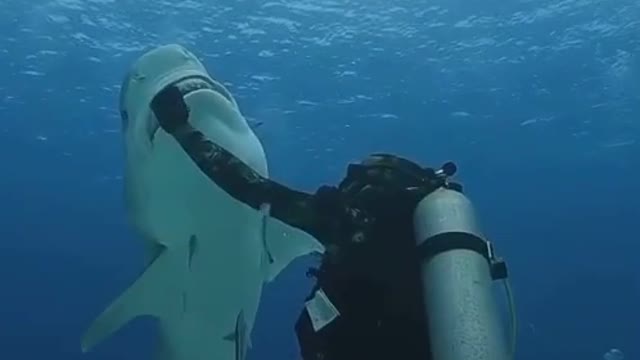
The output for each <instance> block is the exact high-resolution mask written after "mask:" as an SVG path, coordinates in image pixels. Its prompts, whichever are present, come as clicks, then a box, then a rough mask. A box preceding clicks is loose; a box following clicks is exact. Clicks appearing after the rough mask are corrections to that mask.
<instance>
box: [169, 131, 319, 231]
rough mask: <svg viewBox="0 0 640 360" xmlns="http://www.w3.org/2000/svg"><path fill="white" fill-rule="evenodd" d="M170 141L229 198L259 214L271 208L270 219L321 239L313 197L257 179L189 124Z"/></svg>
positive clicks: (258, 176) (254, 174)
mask: <svg viewBox="0 0 640 360" xmlns="http://www.w3.org/2000/svg"><path fill="white" fill-rule="evenodd" d="M172 135H173V137H174V138H175V139H176V140H177V141H178V143H179V144H180V146H181V147H182V148H183V149H184V151H185V152H186V153H187V154H188V155H189V157H190V158H191V159H192V160H193V162H194V163H195V164H196V165H197V166H198V168H200V170H201V171H202V172H203V173H204V174H205V175H206V176H207V177H208V178H209V179H211V181H213V182H215V184H216V185H218V186H220V187H221V188H222V189H223V190H224V191H226V192H227V193H228V194H229V195H231V196H233V197H234V198H236V199H237V200H239V201H242V202H243V203H245V204H247V205H249V206H251V207H252V208H254V209H256V210H259V209H260V207H261V206H262V205H263V204H270V207H271V212H270V215H271V216H272V217H275V218H277V219H279V220H281V221H283V222H285V223H287V224H289V225H290V226H293V227H296V228H299V229H301V230H303V231H306V232H307V233H309V234H311V235H313V236H315V237H316V238H317V239H318V240H319V241H321V242H323V240H324V239H321V237H322V236H321V234H320V233H321V232H324V231H323V229H322V225H321V224H320V223H321V222H322V220H321V218H323V217H322V216H320V214H319V208H318V206H317V204H316V202H317V201H316V197H315V195H314V194H307V193H304V192H300V191H296V190H292V189H289V188H287V187H286V186H284V185H281V184H278V183H276V182H274V181H271V180H269V179H267V178H264V177H262V176H260V175H259V174H258V173H256V172H255V171H253V170H252V169H251V168H250V167H249V166H248V165H247V164H245V163H244V162H242V161H241V160H240V159H238V158H237V157H235V156H234V155H233V154H231V153H230V152H228V151H227V150H226V149H224V148H222V147H221V146H219V145H217V144H215V143H213V142H212V141H210V140H209V139H207V138H206V137H205V136H204V134H203V133H202V132H200V131H198V130H197V129H195V128H194V127H193V126H191V125H190V124H189V123H188V122H186V123H184V124H181V125H180V126H179V127H178V128H177V129H175V131H172Z"/></svg>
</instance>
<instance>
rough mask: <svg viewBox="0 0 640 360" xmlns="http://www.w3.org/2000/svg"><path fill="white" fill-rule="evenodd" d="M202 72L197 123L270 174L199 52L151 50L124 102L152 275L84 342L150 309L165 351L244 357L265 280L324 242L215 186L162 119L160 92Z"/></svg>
mask: <svg viewBox="0 0 640 360" xmlns="http://www.w3.org/2000/svg"><path fill="white" fill-rule="evenodd" d="M194 75H196V77H195V78H196V80H195V81H196V82H197V81H207V83H209V82H210V86H209V87H208V88H204V89H197V90H194V91H192V92H189V93H188V94H186V95H185V97H184V99H185V102H186V103H187V105H188V106H189V108H190V116H189V121H190V122H191V123H192V125H193V126H195V127H197V128H198V129H199V130H201V131H202V132H203V133H204V134H205V135H207V136H208V137H209V138H210V139H211V140H212V141H214V142H216V143H217V144H219V145H221V146H223V147H225V148H226V149H227V150H228V151H230V152H231V153H233V154H234V155H235V156H236V157H238V158H240V159H241V160H243V161H244V162H245V163H247V164H249V165H250V166H251V167H252V168H253V169H255V170H256V171H257V172H258V173H260V174H261V175H263V176H267V175H268V173H267V163H266V157H265V154H264V151H263V149H262V145H261V144H260V142H259V140H258V139H257V137H256V136H255V134H254V133H253V131H252V130H251V129H250V128H249V126H248V124H247V122H246V121H245V119H244V117H242V115H241V114H240V112H239V110H238V107H237V104H236V103H235V100H233V98H232V97H231V95H230V94H229V93H228V91H226V89H224V87H222V85H220V84H219V83H217V82H215V81H214V80H213V79H211V78H210V77H209V75H208V74H207V73H206V70H204V67H203V66H202V64H200V63H199V61H197V59H196V58H195V57H194V56H193V55H192V54H191V53H189V52H188V51H186V50H185V49H183V48H182V47H179V46H177V45H170V46H165V47H161V48H158V49H156V50H153V51H151V52H149V53H147V54H145V55H144V56H143V57H142V58H141V59H140V60H139V61H138V62H137V63H136V65H135V66H134V68H133V69H132V72H131V73H130V74H129V77H128V79H127V81H126V82H125V83H126V86H125V87H124V88H123V100H122V101H123V105H122V108H123V116H124V117H125V120H126V121H125V124H124V128H125V130H124V135H125V148H126V151H125V153H126V171H125V187H126V194H127V196H126V197H127V211H128V215H129V217H130V219H131V222H132V224H133V226H134V228H135V229H136V230H137V231H138V232H139V234H140V235H141V236H142V237H143V238H144V239H145V241H146V244H147V245H148V246H147V248H148V257H149V259H148V262H147V268H146V270H145V272H144V273H143V274H142V275H141V276H140V277H139V278H138V279H137V280H136V281H135V282H134V283H133V284H132V285H131V287H129V289H127V290H126V291H125V292H124V293H123V294H122V295H121V296H120V297H119V298H118V299H116V301H115V302H114V303H112V304H111V305H110V306H109V307H108V308H107V309H106V310H105V311H104V312H103V313H102V314H101V315H100V316H99V317H98V319H96V321H95V322H94V323H93V324H92V326H91V327H90V329H89V330H88V332H87V334H86V336H85V339H84V341H83V349H85V350H86V349H89V348H90V347H92V346H93V345H95V344H96V343H98V342H100V341H101V340H103V339H104V338H106V337H108V336H109V335H110V334H111V333H112V332H114V331H116V330H117V329H118V328H120V327H121V326H122V325H124V324H125V323H126V322H128V321H130V320H131V319H133V318H135V317H137V316H141V315H151V316H154V317H155V318H157V319H158V324H159V327H160V339H159V345H158V353H157V358H158V359H161V360H244V357H245V354H246V351H247V347H248V346H249V344H250V341H249V339H250V333H251V329H252V328H253V323H254V320H255V316H256V312H257V309H258V304H259V300H260V294H261V290H262V285H263V283H264V282H265V281H268V280H271V279H273V278H274V277H275V275H277V274H278V273H279V272H280V270H282V268H284V267H285V266H286V265H287V264H288V263H289V262H290V261H291V260H292V259H293V258H295V257H298V256H300V255H304V254H308V253H310V252H313V251H317V252H322V251H323V247H322V246H321V245H320V244H319V243H318V242H317V241H316V240H315V239H314V238H313V237H311V236H310V235H308V234H306V233H304V232H302V231H300V230H297V229H293V228H290V227H288V226H287V225H285V224H283V223H281V222H280V221H278V220H276V219H273V218H270V217H269V216H268V212H267V211H257V210H255V209H252V208H251V207H249V206H247V205H245V204H243V203H241V202H238V201H237V200H235V199H234V198H232V197H231V196H230V195H228V194H227V193H226V192H224V191H223V190H222V189H221V188H219V187H218V186H216V185H215V184H214V183H212V182H211V180H210V179H209V178H207V177H206V176H205V175H204V174H203V173H202V172H201V171H200V170H199V169H198V168H197V167H196V165H195V164H194V163H193V162H192V161H191V159H190V158H189V157H188V156H187V155H186V154H185V153H184V152H183V150H182V149H181V148H180V146H179V145H178V144H177V143H176V142H175V141H174V139H173V138H171V136H169V135H168V134H166V133H165V132H164V131H163V130H161V129H159V128H158V126H157V123H154V121H156V120H155V119H154V117H153V115H152V114H151V112H150V109H149V103H150V102H151V99H152V98H153V96H155V94H157V93H158V92H159V91H160V90H162V88H164V87H165V86H167V85H168V84H170V83H174V82H176V81H180V80H181V79H187V80H185V81H186V83H188V82H189V80H188V79H189V78H192V79H193V78H194ZM203 79H204V80H203ZM185 86H191V85H189V84H187V85H185ZM265 209H268V204H265Z"/></svg>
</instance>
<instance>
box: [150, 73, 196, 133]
mask: <svg viewBox="0 0 640 360" xmlns="http://www.w3.org/2000/svg"><path fill="white" fill-rule="evenodd" d="M151 110H152V111H153V113H154V114H155V115H156V118H157V119H158V123H159V125H160V127H161V128H162V129H163V130H164V131H166V132H167V133H169V134H172V133H174V132H175V131H176V130H177V129H178V128H179V127H180V126H182V125H184V124H186V123H187V120H188V119H189V108H188V107H187V104H186V103H185V102H184V99H183V98H182V93H181V92H180V90H179V89H178V88H177V87H176V86H175V85H169V86H167V87H166V88H164V89H162V91H160V92H159V93H158V95H156V96H155V97H154V98H153V100H152V101H151Z"/></svg>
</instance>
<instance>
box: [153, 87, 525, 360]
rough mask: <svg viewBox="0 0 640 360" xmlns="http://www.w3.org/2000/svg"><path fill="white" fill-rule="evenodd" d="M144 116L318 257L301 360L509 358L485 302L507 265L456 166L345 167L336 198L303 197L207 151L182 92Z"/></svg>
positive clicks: (387, 161)
mask: <svg viewBox="0 0 640 360" xmlns="http://www.w3.org/2000/svg"><path fill="white" fill-rule="evenodd" d="M151 110H152V111H153V113H154V115H155V116H156V118H157V120H158V123H159V125H160V127H161V128H162V129H163V130H164V131H166V132H167V133H168V134H170V135H171V136H172V137H173V138H174V139H175V140H176V141H177V142H178V143H179V144H180V146H181V147H182V149H183V150H184V151H185V152H186V153H187V155H188V156H189V157H190V158H191V159H192V160H193V162H194V163H195V164H196V165H197V166H198V167H199V168H200V169H201V171H202V172H203V173H204V174H205V175H206V176H207V177H209V178H210V179H211V180H212V181H214V182H215V183H216V184H217V185H218V186H220V187H221V188H222V189H224V190H225V191H226V192H227V193H228V194H229V195H231V196H233V197H234V198H236V199H237V200H239V201H242V202H243V203H245V204H246V205H248V206H251V207H252V208H254V209H256V210H260V209H261V206H262V204H265V203H269V204H271V205H270V216H272V217H274V218H277V219H279V220H281V221H283V222H285V223H287V224H289V225H291V226H294V227H296V228H299V229H301V230H304V231H305V232H307V233H309V234H311V235H313V236H314V237H315V238H316V239H318V240H319V241H320V242H321V243H322V244H323V245H324V246H325V249H326V252H325V254H324V255H323V257H322V261H321V264H320V266H319V267H317V268H311V269H309V271H308V273H307V275H308V276H310V277H314V278H315V279H316V285H315V287H314V289H313V290H312V292H311V294H310V295H309V297H308V298H307V302H306V306H305V309H304V310H303V311H302V313H301V315H300V317H299V318H298V321H297V323H296V326H295V330H296V333H297V336H298V339H299V343H300V348H301V355H302V358H303V359H304V360H347V359H349V360H354V359H356V360H357V359H370V360H375V359H394V358H402V359H406V360H476V359H477V360H506V359H509V358H511V357H512V356H513V348H511V349H510V348H509V346H507V345H506V341H505V337H504V334H503V331H502V326H501V325H500V319H499V318H500V317H499V316H498V311H497V309H496V306H495V301H494V300H493V296H492V293H491V284H492V282H493V281H494V280H498V279H506V278H507V269H506V265H505V263H504V261H502V260H501V259H499V258H497V257H496V256H495V254H494V252H493V247H492V245H491V243H490V242H489V241H487V240H485V238H484V237H483V236H482V235H481V233H480V231H479V230H478V226H477V225H476V223H475V219H474V214H473V211H472V206H471V203H470V202H469V201H468V200H467V198H466V197H465V196H464V195H463V194H462V186H461V185H460V184H458V183H456V182H453V181H451V176H453V175H454V174H455V173H456V170H457V169H456V166H455V165H454V164H453V163H446V164H444V165H443V166H442V167H441V168H439V169H432V168H424V167H421V166H419V165H417V164H415V163H413V162H411V161H409V160H406V159H403V158H400V157H397V156H394V155H390V154H373V155H371V156H369V157H368V158H366V159H365V160H363V161H362V162H360V163H354V164H350V165H349V166H348V168H347V174H346V177H345V178H344V179H343V180H342V181H341V182H340V183H339V184H338V185H337V186H330V185H325V186H321V187H319V188H318V189H317V190H316V191H315V192H314V193H305V192H301V191H296V190H293V189H290V188H287V187H286V186H284V185H282V184H279V183H277V182H275V181H272V180H270V179H266V178H264V177H262V176H260V175H259V174H257V173H256V172H255V171H253V170H252V169H251V168H250V167H249V166H248V165H247V164H245V163H243V162H242V161H241V160H239V159H238V158H236V157H234V156H233V155H232V154H231V153H229V152H228V151H226V150H225V149H224V148H222V147H221V146H219V145H217V144H215V143H213V142H212V141H210V140H208V139H207V138H206V137H205V135H204V134H203V133H202V132H200V131H199V130H197V129H196V128H195V127H194V126H192V125H191V124H190V123H189V113H190V109H189V108H188V106H187V104H186V103H185V101H184V99H183V94H182V92H181V89H180V88H179V87H177V86H175V85H169V86H167V87H166V88H164V89H163V90H162V91H161V92H160V93H158V94H157V95H156V96H155V97H154V98H153V100H152V102H151ZM507 290H508V287H507ZM507 294H508V295H509V299H510V300H511V297H510V290H508V291H507ZM512 314H513V311H512ZM512 321H513V323H512V330H513V329H514V328H515V325H514V323H515V321H514V320H513V318H512ZM512 339H513V334H512Z"/></svg>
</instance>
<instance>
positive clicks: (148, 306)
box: [82, 247, 187, 352]
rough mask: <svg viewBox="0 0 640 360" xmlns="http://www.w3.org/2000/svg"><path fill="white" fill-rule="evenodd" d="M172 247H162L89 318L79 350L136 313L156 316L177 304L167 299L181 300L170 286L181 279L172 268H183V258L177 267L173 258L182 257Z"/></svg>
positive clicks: (125, 322) (113, 329) (126, 321)
mask: <svg viewBox="0 0 640 360" xmlns="http://www.w3.org/2000/svg"><path fill="white" fill-rule="evenodd" d="M174 250H177V249H169V248H166V247H165V248H163V249H162V251H160V252H159V254H158V255H157V256H156V258H155V259H154V260H153V261H152V262H151V263H150V264H149V266H147V268H146V269H145V271H144V272H143V273H142V275H141V276H140V277H139V278H138V279H137V280H136V281H135V282H134V283H133V284H132V285H131V286H130V287H129V288H128V289H127V290H125V291H124V293H122V294H121V295H120V296H119V297H118V298H117V299H116V300H115V301H114V302H113V303H111V305H109V307H107V308H106V309H105V310H104V311H103V312H102V314H100V315H99V316H98V318H97V319H95V320H94V321H93V323H92V324H91V326H90V327H89V329H88V330H87V332H86V333H85V334H84V337H83V339H82V351H83V352H87V351H89V350H90V349H91V348H92V347H94V346H95V345H97V344H98V343H100V342H102V341H103V340H104V339H106V338H108V337H109V336H110V335H111V334H113V333H114V332H116V331H117V330H118V329H120V328H121V327H122V326H124V325H126V324H127V323H128V322H129V321H131V320H133V319H134V318H136V317H138V316H144V315H151V316H156V317H158V316H160V314H163V313H165V312H166V311H167V310H168V309H170V308H171V307H172V306H174V305H179V304H172V303H171V302H172V300H176V301H180V300H181V299H182V297H181V296H180V292H178V293H176V292H174V291H172V290H175V289H171V288H170V287H171V286H172V285H173V286H175V285H177V283H180V282H181V281H179V280H180V278H179V277H176V275H179V274H175V271H179V269H181V268H185V269H186V268H187V266H186V263H187V261H186V260H185V261H184V263H185V265H183V266H179V265H180V264H179V263H177V261H179V260H180V258H181V257H182V256H180V254H179V253H180V252H179V251H174ZM183 255H185V254H183ZM185 256H187V255H185ZM176 265H178V266H176ZM168 279H174V280H178V281H173V282H172V281H169V280H168Z"/></svg>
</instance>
